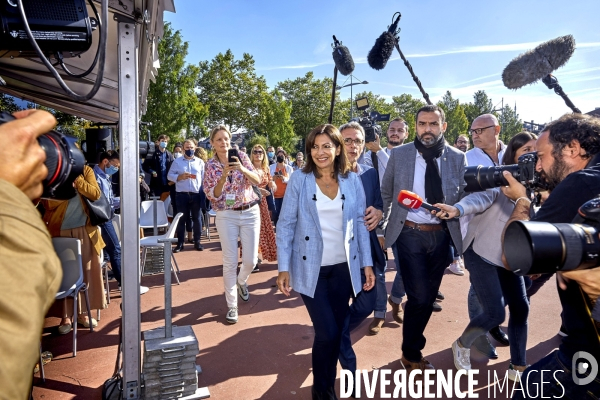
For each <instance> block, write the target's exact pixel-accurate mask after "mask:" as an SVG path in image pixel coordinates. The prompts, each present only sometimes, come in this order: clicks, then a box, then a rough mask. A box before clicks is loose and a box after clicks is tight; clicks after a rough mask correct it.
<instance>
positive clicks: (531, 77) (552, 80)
mask: <svg viewBox="0 0 600 400" xmlns="http://www.w3.org/2000/svg"><path fill="white" fill-rule="evenodd" d="M574 51H575V39H574V38H573V36H572V35H566V36H561V37H558V38H556V39H552V40H549V41H547V42H544V43H542V44H540V45H539V46H537V47H536V48H535V49H533V50H530V51H528V52H525V53H523V54H520V55H519V56H518V57H516V58H515V59H513V60H512V61H511V62H510V63H509V64H508V65H507V66H506V68H504V71H503V72H502V82H503V83H504V86H506V87H507V88H509V89H520V88H522V87H523V86H525V85H530V84H532V83H535V82H537V81H539V80H540V79H541V80H542V82H544V84H545V85H546V86H547V87H548V89H554V92H555V93H556V94H558V95H559V96H560V97H562V98H563V100H564V101H565V103H566V104H567V106H568V107H570V108H571V109H572V110H573V111H574V112H576V113H581V111H580V110H579V109H578V108H577V107H575V105H574V104H573V102H571V100H570V99H569V97H568V96H567V95H566V94H565V92H563V90H562V88H561V87H560V85H559V84H558V79H556V77H554V76H553V75H551V73H552V72H553V71H555V70H557V69H558V68H560V67H562V66H563V65H565V64H566V63H567V61H569V58H571V56H572V55H573V52H574Z"/></svg>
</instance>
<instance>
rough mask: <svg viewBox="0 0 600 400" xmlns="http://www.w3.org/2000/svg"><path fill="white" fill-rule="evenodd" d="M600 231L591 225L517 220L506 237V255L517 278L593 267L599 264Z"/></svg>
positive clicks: (507, 231) (508, 229)
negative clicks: (599, 232) (599, 235)
mask: <svg viewBox="0 0 600 400" xmlns="http://www.w3.org/2000/svg"><path fill="white" fill-rule="evenodd" d="M599 254H600V243H599V242H598V232H597V231H596V229H595V228H593V227H591V226H588V225H579V224H551V223H549V222H536V221H515V222H512V223H511V224H510V225H509V226H508V227H507V228H506V233H505V235H504V255H505V257H506V262H507V264H508V267H509V268H510V270H511V271H513V272H514V273H515V274H517V275H532V274H545V273H553V272H556V271H571V270H574V269H584V268H592V267H595V266H596V265H597V264H598V255H599Z"/></svg>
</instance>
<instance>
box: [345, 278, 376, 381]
mask: <svg viewBox="0 0 600 400" xmlns="http://www.w3.org/2000/svg"><path fill="white" fill-rule="evenodd" d="M360 280H361V283H362V284H363V285H364V284H365V282H366V281H367V279H366V277H365V272H364V270H362V269H361V270H360ZM377 291H378V288H376V287H374V288H373V289H371V290H369V291H368V292H367V291H364V290H361V291H360V293H358V296H356V297H355V298H354V300H352V305H351V306H350V308H349V309H348V315H347V316H346V319H345V321H344V329H343V330H342V343H341V346H340V364H341V365H342V368H344V369H347V370H350V371H356V354H354V349H352V341H351V340H350V332H352V331H353V330H354V329H355V328H356V327H357V326H358V325H360V324H361V322H363V321H364V320H365V319H366V318H367V317H368V316H369V315H370V314H371V313H372V312H373V307H374V306H375V300H376V299H377V298H378V297H379V293H378V292H377Z"/></svg>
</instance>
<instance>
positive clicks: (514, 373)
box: [508, 363, 523, 382]
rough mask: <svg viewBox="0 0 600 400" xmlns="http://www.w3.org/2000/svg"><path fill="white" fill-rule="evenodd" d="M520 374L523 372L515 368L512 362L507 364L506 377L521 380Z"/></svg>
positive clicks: (514, 380)
mask: <svg viewBox="0 0 600 400" xmlns="http://www.w3.org/2000/svg"><path fill="white" fill-rule="evenodd" d="M521 375H523V372H521V371H519V370H518V369H516V368H515V367H514V365H512V363H510V364H509V365H508V379H510V380H511V381H513V382H521Z"/></svg>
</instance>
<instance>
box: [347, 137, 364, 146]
mask: <svg viewBox="0 0 600 400" xmlns="http://www.w3.org/2000/svg"><path fill="white" fill-rule="evenodd" d="M364 142H365V141H364V140H362V139H350V138H345V139H344V144H347V145H348V146H350V145H351V144H352V143H354V144H355V145H357V146H360V145H361V144H363V143H364Z"/></svg>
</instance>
